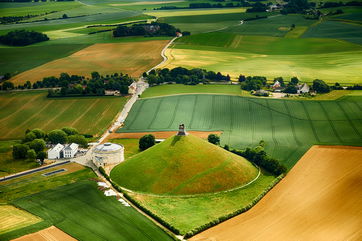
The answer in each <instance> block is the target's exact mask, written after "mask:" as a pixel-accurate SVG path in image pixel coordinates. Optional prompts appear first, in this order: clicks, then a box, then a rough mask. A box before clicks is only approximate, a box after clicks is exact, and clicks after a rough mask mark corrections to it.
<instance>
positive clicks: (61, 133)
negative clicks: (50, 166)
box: [12, 127, 92, 162]
mask: <svg viewBox="0 0 362 241" xmlns="http://www.w3.org/2000/svg"><path fill="white" fill-rule="evenodd" d="M86 137H92V136H91V135H81V134H79V132H78V130H77V129H75V128H72V127H64V128H62V129H56V130H52V131H50V132H48V133H46V132H45V131H43V130H41V129H33V130H26V132H25V136H24V138H23V139H22V141H21V143H20V144H16V145H14V146H13V151H12V155H13V158H14V159H27V160H30V161H34V160H35V159H39V160H40V161H41V162H43V161H44V159H45V158H47V153H46V152H45V148H46V144H47V143H49V144H58V143H61V144H65V143H77V144H79V145H80V146H82V147H87V146H88V142H87V140H86Z"/></svg>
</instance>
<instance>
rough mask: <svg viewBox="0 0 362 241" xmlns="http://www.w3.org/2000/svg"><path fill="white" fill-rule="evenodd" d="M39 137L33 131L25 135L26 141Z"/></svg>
mask: <svg viewBox="0 0 362 241" xmlns="http://www.w3.org/2000/svg"><path fill="white" fill-rule="evenodd" d="M36 138H37V136H36V135H35V134H34V133H33V132H29V133H27V134H26V135H25V138H24V142H30V141H33V140H35V139H36Z"/></svg>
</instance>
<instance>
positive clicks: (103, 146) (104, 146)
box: [95, 142, 123, 152]
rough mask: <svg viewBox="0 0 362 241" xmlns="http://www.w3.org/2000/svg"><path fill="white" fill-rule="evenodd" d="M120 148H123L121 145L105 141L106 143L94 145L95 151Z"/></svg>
mask: <svg viewBox="0 0 362 241" xmlns="http://www.w3.org/2000/svg"><path fill="white" fill-rule="evenodd" d="M122 148H123V146H122V145H118V144H114V143H110V142H107V143H104V144H101V145H98V146H96V147H95V151H100V152H108V151H117V150H120V149H122Z"/></svg>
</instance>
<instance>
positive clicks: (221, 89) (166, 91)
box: [141, 84, 250, 98]
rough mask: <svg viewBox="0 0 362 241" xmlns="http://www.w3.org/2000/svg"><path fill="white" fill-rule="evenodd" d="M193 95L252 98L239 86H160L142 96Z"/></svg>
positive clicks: (152, 88)
mask: <svg viewBox="0 0 362 241" xmlns="http://www.w3.org/2000/svg"><path fill="white" fill-rule="evenodd" d="M191 93H205V94H206V93H209V94H211V93H218V94H229V95H241V96H250V94H249V92H248V91H244V90H241V88H240V86H239V85H182V84H172V85H159V86H154V87H151V88H148V89H147V90H146V91H145V92H143V94H142V96H141V97H142V98H149V97H156V96H165V95H175V94H191Z"/></svg>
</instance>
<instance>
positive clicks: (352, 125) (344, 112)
mask: <svg viewBox="0 0 362 241" xmlns="http://www.w3.org/2000/svg"><path fill="white" fill-rule="evenodd" d="M336 103H337V105H338V107H339V109H340V110H341V111H342V113H343V114H344V116H345V117H346V119H347V120H348V123H349V124H350V125H351V127H352V128H353V130H354V131H355V132H356V133H357V135H358V136H359V137H360V138H362V135H361V133H360V132H359V131H358V129H357V128H356V126H355V125H354V124H353V122H352V120H351V118H349V116H348V115H347V112H346V111H345V110H344V108H342V106H341V104H340V102H338V101H337V102H336Z"/></svg>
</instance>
